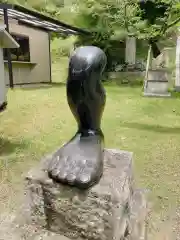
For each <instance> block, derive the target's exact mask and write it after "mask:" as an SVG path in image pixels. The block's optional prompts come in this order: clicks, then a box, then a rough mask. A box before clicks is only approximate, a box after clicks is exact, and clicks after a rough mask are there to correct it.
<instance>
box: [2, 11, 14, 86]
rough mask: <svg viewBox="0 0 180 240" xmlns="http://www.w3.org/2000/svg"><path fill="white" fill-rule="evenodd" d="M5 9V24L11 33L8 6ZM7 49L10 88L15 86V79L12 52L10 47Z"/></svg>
mask: <svg viewBox="0 0 180 240" xmlns="http://www.w3.org/2000/svg"><path fill="white" fill-rule="evenodd" d="M3 11H4V24H5V25H6V31H7V32H8V33H9V21H8V10H7V8H4V9H3ZM6 51H7V58H8V72H9V85H10V88H13V87H14V81H13V68H12V61H11V52H10V49H6Z"/></svg>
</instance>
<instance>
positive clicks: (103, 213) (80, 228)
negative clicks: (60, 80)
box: [25, 46, 147, 240]
mask: <svg viewBox="0 0 180 240" xmlns="http://www.w3.org/2000/svg"><path fill="white" fill-rule="evenodd" d="M105 65H106V56H105V54H104V52H103V51H102V50H101V49H99V48H97V47H93V46H86V47H80V48H77V49H76V50H75V51H74V53H73V54H72V55H71V57H70V61H69V72H68V79H67V99H68V104H69V107H70V109H71V111H72V113H73V115H74V117H75V119H76V121H77V126H78V128H77V132H76V134H75V136H74V137H73V138H72V139H71V140H70V141H69V142H67V143H66V144H65V145H63V146H62V147H60V148H59V149H58V150H56V151H55V152H54V153H53V154H50V155H49V156H47V157H45V158H44V159H42V161H41V162H40V164H39V166H36V167H35V168H34V169H32V170H31V171H30V172H29V173H28V175H27V176H26V196H27V202H26V213H25V216H26V219H27V224H29V225H32V224H35V226H36V227H37V226H39V227H42V228H44V229H47V230H48V231H49V232H51V233H52V232H53V233H55V234H56V237H57V238H58V236H59V238H58V239H62V237H64V236H65V237H67V238H69V239H78V240H81V239H86V240H120V239H121V240H125V239H126V240H127V239H129V240H130V239H131V240H139V239H141V240H143V239H146V220H147V204H146V201H145V197H144V192H143V191H142V190H137V189H136V187H135V183H134V178H133V165H132V160H133V159H132V153H130V152H126V151H121V150H116V149H105V148H104V145H103V140H104V136H103V132H102V130H101V126H100V125H101V117H102V113H103V110H104V106H105V99H106V97H105V91H104V88H103V86H102V84H101V81H100V80H101V76H102V73H103V70H104V69H105ZM57 238H55V239H57ZM49 239H53V238H49Z"/></svg>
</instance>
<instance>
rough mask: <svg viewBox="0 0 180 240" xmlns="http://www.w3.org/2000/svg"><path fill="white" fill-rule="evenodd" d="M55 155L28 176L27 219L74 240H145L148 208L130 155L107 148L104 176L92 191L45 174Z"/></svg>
mask: <svg viewBox="0 0 180 240" xmlns="http://www.w3.org/2000/svg"><path fill="white" fill-rule="evenodd" d="M50 159H51V156H49V157H47V158H46V159H45V160H43V162H41V164H40V165H39V167H38V168H37V167H36V168H35V169H32V170H31V171H30V172H29V173H28V175H27V177H26V195H27V204H26V213H25V214H26V218H28V219H29V224H32V223H33V224H36V226H40V227H44V228H46V229H48V230H49V231H51V232H55V233H56V234H59V236H61V235H64V236H66V237H68V238H70V239H78V240H80V239H87V240H111V239H112V240H120V239H121V240H126V239H129V240H139V239H141V240H143V239H146V238H145V235H146V233H145V232H146V215H147V206H146V201H145V198H144V193H143V191H141V190H136V189H135V185H134V179H133V167H132V153H129V152H124V151H120V150H107V149H106V150H105V159H104V163H105V164H104V174H103V177H102V178H101V180H100V182H99V183H98V184H97V185H95V186H93V187H92V188H90V189H88V190H79V189H77V188H74V187H70V186H66V185H62V184H59V183H55V182H53V181H52V180H51V179H50V178H49V177H48V174H47V172H46V166H47V164H48V161H49V160H50Z"/></svg>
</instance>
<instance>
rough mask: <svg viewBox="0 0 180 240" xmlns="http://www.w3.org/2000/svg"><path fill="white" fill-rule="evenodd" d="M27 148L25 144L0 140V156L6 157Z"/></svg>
mask: <svg viewBox="0 0 180 240" xmlns="http://www.w3.org/2000/svg"><path fill="white" fill-rule="evenodd" d="M25 148H27V143H26V142H18V141H9V140H8V139H5V138H0V156H2V155H8V154H11V153H13V152H15V151H16V150H21V149H22V150H24V149H25Z"/></svg>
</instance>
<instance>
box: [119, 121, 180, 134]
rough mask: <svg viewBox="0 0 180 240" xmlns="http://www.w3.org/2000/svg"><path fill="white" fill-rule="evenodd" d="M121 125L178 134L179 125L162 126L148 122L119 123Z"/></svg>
mask: <svg viewBox="0 0 180 240" xmlns="http://www.w3.org/2000/svg"><path fill="white" fill-rule="evenodd" d="M121 126H123V127H128V128H133V129H138V130H144V131H152V132H156V133H157V132H158V133H173V134H180V127H179V128H178V127H175V128H173V127H172V128H171V127H162V126H158V125H150V124H143V123H121Z"/></svg>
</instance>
